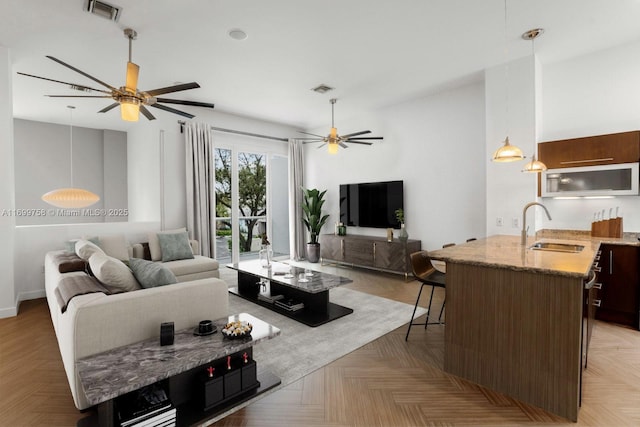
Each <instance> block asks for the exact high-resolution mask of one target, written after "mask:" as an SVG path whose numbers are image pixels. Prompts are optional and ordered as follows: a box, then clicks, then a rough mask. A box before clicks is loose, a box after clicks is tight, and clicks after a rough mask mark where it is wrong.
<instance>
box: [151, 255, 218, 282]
mask: <svg viewBox="0 0 640 427" xmlns="http://www.w3.org/2000/svg"><path fill="white" fill-rule="evenodd" d="M162 264H163V265H164V266H165V267H167V268H168V269H169V270H171V271H172V272H173V274H175V275H176V277H178V276H186V275H187V274H194V273H203V272H207V271H213V270H217V269H218V267H219V263H218V261H216V260H215V259H213V258H208V257H205V256H202V255H194V257H193V259H181V260H177V261H169V262H163V263H162Z"/></svg>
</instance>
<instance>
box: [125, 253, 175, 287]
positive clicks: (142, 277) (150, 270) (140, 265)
mask: <svg viewBox="0 0 640 427" xmlns="http://www.w3.org/2000/svg"><path fill="white" fill-rule="evenodd" d="M129 268H131V271H133V275H134V276H135V277H136V279H137V280H138V283H140V286H142V287H143V288H154V287H156V286H164V285H171V284H173V283H178V280H177V279H176V276H175V275H174V274H173V272H172V271H171V270H169V269H168V268H167V267H165V266H164V265H162V264H160V263H157V262H153V261H147V260H146V259H140V258H131V259H130V260H129Z"/></svg>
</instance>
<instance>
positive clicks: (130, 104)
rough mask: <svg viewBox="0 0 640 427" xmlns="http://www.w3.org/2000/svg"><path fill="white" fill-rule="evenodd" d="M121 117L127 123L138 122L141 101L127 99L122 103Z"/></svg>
mask: <svg viewBox="0 0 640 427" xmlns="http://www.w3.org/2000/svg"><path fill="white" fill-rule="evenodd" d="M120 117H122V120H124V121H127V122H137V121H138V119H139V117H140V101H138V100H137V99H136V98H133V97H132V98H126V99H122V100H121V101H120Z"/></svg>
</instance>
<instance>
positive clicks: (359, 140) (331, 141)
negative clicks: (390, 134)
mask: <svg viewBox="0 0 640 427" xmlns="http://www.w3.org/2000/svg"><path fill="white" fill-rule="evenodd" d="M336 101H337V99H336V98H331V99H330V100H329V102H330V103H331V130H330V131H329V135H327V136H322V135H316V134H315V133H309V132H302V131H299V132H300V133H303V134H305V135H311V136H313V138H300V139H303V140H305V141H303V142H302V143H303V144H308V143H310V142H322V144H320V146H319V147H318V148H322V147H324V146H325V145H327V151H328V152H329V154H336V153H338V150H339V147H342V148H349V146H348V145H347V144H348V143H351V144H364V145H371V144H373V143H372V142H370V141H371V140H381V139H383V138H382V137H381V136H370V137H361V136H360V135H365V134H368V133H371V131H370V130H363V131H360V132H354V133H350V134H348V135H339V134H338V129H337V128H336V127H335V124H334V120H333V118H334V114H333V113H334V112H333V106H334V105H335V103H336ZM365 140H366V141H365Z"/></svg>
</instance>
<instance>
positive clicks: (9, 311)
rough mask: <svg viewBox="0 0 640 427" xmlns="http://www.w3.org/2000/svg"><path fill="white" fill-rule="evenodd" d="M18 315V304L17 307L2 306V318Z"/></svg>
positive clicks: (0, 313)
mask: <svg viewBox="0 0 640 427" xmlns="http://www.w3.org/2000/svg"><path fill="white" fill-rule="evenodd" d="M17 315H18V306H17V305H16V306H15V307H7V308H0V319H5V318H7V317H15V316H17Z"/></svg>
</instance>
